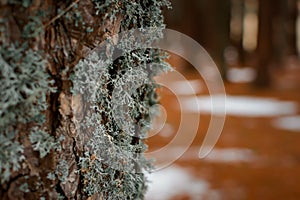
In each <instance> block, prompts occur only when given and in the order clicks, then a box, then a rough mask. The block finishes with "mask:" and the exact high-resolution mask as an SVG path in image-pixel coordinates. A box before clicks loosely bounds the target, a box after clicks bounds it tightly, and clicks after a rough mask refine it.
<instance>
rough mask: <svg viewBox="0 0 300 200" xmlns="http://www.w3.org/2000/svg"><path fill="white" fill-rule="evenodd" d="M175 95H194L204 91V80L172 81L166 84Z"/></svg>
mask: <svg viewBox="0 0 300 200" xmlns="http://www.w3.org/2000/svg"><path fill="white" fill-rule="evenodd" d="M164 85H165V87H167V88H168V89H170V90H171V91H172V92H173V93H174V94H175V95H193V94H197V93H200V92H202V87H203V86H202V82H201V81H200V80H197V79H196V80H189V81H187V80H183V81H179V80H177V81H172V82H170V83H168V84H164Z"/></svg>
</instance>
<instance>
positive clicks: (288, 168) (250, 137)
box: [148, 70, 300, 200]
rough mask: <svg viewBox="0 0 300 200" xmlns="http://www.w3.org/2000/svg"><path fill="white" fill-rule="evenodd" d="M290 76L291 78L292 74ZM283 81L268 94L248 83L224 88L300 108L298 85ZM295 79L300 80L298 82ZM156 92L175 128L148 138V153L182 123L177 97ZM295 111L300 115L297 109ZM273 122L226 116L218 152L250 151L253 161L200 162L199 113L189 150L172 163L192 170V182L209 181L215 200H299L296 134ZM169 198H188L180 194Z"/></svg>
mask: <svg viewBox="0 0 300 200" xmlns="http://www.w3.org/2000/svg"><path fill="white" fill-rule="evenodd" d="M181 72H182V74H184V76H185V77H187V78H188V79H195V78H200V77H198V76H197V74H196V73H195V71H193V70H181ZM285 73H287V72H285ZM290 76H295V74H294V73H293V72H291V75H290ZM279 77H280V76H279ZM288 77H289V75H287V78H286V80H285V81H286V82H289V78H288ZM275 79H276V77H275ZM282 79H283V78H282V77H280V80H279V81H280V82H279V84H277V85H276V84H274V85H275V87H272V88H267V89H256V88H254V87H252V86H251V85H250V84H233V83H226V84H225V87H226V93H227V94H230V95H247V96H259V97H271V98H276V99H279V100H288V101H293V102H296V103H297V104H298V105H299V106H300V92H299V87H297V85H296V84H295V85H292V86H291V84H289V86H288V87H286V88H285V87H281V86H282V85H284V81H282ZM294 79H295V80H299V79H300V77H299V76H298V79H297V78H294ZM274 82H275V83H276V80H274ZM278 85H280V87H279V86H278ZM160 93H161V96H162V97H161V103H162V105H163V106H164V108H165V109H166V111H167V123H169V124H171V125H172V126H173V127H174V131H173V134H172V135H170V136H164V137H163V136H161V135H160V134H157V135H155V136H153V137H151V138H149V139H148V144H149V148H150V149H149V151H150V152H151V151H152V150H154V149H159V148H161V147H163V146H165V145H166V144H168V143H169V142H170V140H171V139H172V138H173V137H174V134H176V129H177V128H178V126H179V123H180V115H181V113H180V111H179V110H178V104H177V103H176V102H177V100H176V97H175V95H174V94H172V93H171V92H170V91H168V90H167V89H162V90H161V91H160ZM204 93H205V92H204ZM199 95H201V94H199ZM297 112H298V115H299V109H298V111H297ZM277 117H278V116H274V117H249V116H248V117H247V116H230V115H228V116H226V121H225V125H224V128H223V132H222V134H221V137H220V138H219V140H218V142H217V145H216V148H224V149H225V148H242V149H250V150H251V151H252V152H253V153H254V154H255V159H253V161H249V162H209V161H207V160H205V159H204V160H201V159H199V158H198V157H197V153H198V152H195V149H197V150H198V149H199V147H200V146H201V144H202V141H203V138H204V135H205V134H206V130H207V127H208V124H209V122H210V115H209V114H201V115H200V123H199V129H198V132H197V135H196V137H195V139H194V141H193V143H192V145H191V146H190V148H189V150H188V151H187V152H186V153H185V154H184V155H183V156H182V157H181V158H180V159H178V160H177V161H176V162H175V163H174V164H176V165H179V166H182V167H185V168H188V169H189V170H191V173H192V176H194V177H195V178H196V179H199V180H200V179H201V180H206V181H208V182H209V184H210V186H211V189H215V190H216V191H218V192H219V197H218V198H216V199H228V200H234V199H237V200H240V199H249V200H252V199H263V200H266V199H300V132H297V131H287V130H282V129H278V128H276V127H274V126H273V125H272V123H273V121H274V119H275V118H277ZM299 123H300V121H299ZM186 134H189V133H188V132H187V133H186ZM191 154H192V156H191ZM174 189H175V190H176V188H174ZM203 198H204V199H214V198H213V197H209V196H208V197H201V198H200V197H199V199H203ZM172 199H176V200H179V199H180V200H184V199H191V198H190V197H189V195H188V194H184V193H183V194H181V195H177V196H176V197H173V198H172Z"/></svg>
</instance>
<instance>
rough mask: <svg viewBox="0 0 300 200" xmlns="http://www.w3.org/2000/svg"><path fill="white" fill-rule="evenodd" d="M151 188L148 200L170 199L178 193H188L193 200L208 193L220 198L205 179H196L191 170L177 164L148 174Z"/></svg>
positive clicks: (147, 196) (201, 197) (199, 198)
mask: <svg viewBox="0 0 300 200" xmlns="http://www.w3.org/2000/svg"><path fill="white" fill-rule="evenodd" d="M146 175H147V178H148V180H149V181H150V183H149V188H148V191H147V193H146V200H169V199H172V197H175V196H176V195H182V194H185V195H188V196H190V199H191V200H201V199H203V198H204V196H205V197H207V196H208V195H210V196H213V197H214V199H215V200H217V199H220V198H219V195H218V194H217V192H216V191H213V190H211V189H210V186H209V183H208V182H206V181H205V180H199V179H196V178H195V177H194V176H193V175H192V174H191V172H190V171H189V170H187V169H186V168H182V167H179V166H176V165H172V166H170V167H167V168H164V169H162V170H159V171H156V172H153V173H151V174H146Z"/></svg>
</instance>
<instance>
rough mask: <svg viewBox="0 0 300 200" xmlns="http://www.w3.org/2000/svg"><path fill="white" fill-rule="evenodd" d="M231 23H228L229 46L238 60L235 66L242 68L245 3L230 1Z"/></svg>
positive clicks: (243, 62) (238, 0)
mask: <svg viewBox="0 0 300 200" xmlns="http://www.w3.org/2000/svg"><path fill="white" fill-rule="evenodd" d="M230 14H231V16H230V17H231V22H230V29H231V30H230V31H231V32H230V34H231V35H230V36H231V38H230V39H231V40H230V41H231V44H232V45H233V46H234V47H235V48H236V49H237V53H238V58H237V62H238V63H237V64H238V65H239V66H243V65H244V64H245V50H244V47H243V33H244V14H245V1H244V0H231V13H230Z"/></svg>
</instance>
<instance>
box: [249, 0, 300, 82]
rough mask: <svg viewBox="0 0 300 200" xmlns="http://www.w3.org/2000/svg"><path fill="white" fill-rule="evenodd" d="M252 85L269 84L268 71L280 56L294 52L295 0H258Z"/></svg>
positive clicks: (276, 64)
mask: <svg viewBox="0 0 300 200" xmlns="http://www.w3.org/2000/svg"><path fill="white" fill-rule="evenodd" d="M258 16H259V27H258V45H257V55H258V62H257V78H256V80H255V82H254V83H255V85H257V86H263V87H264V86H269V85H270V81H271V80H270V71H271V69H272V68H274V67H279V66H280V65H282V62H283V60H284V58H286V57H287V56H289V55H297V47H296V19H297V1H296V0H289V1H286V0H260V1H259V12H258Z"/></svg>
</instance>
